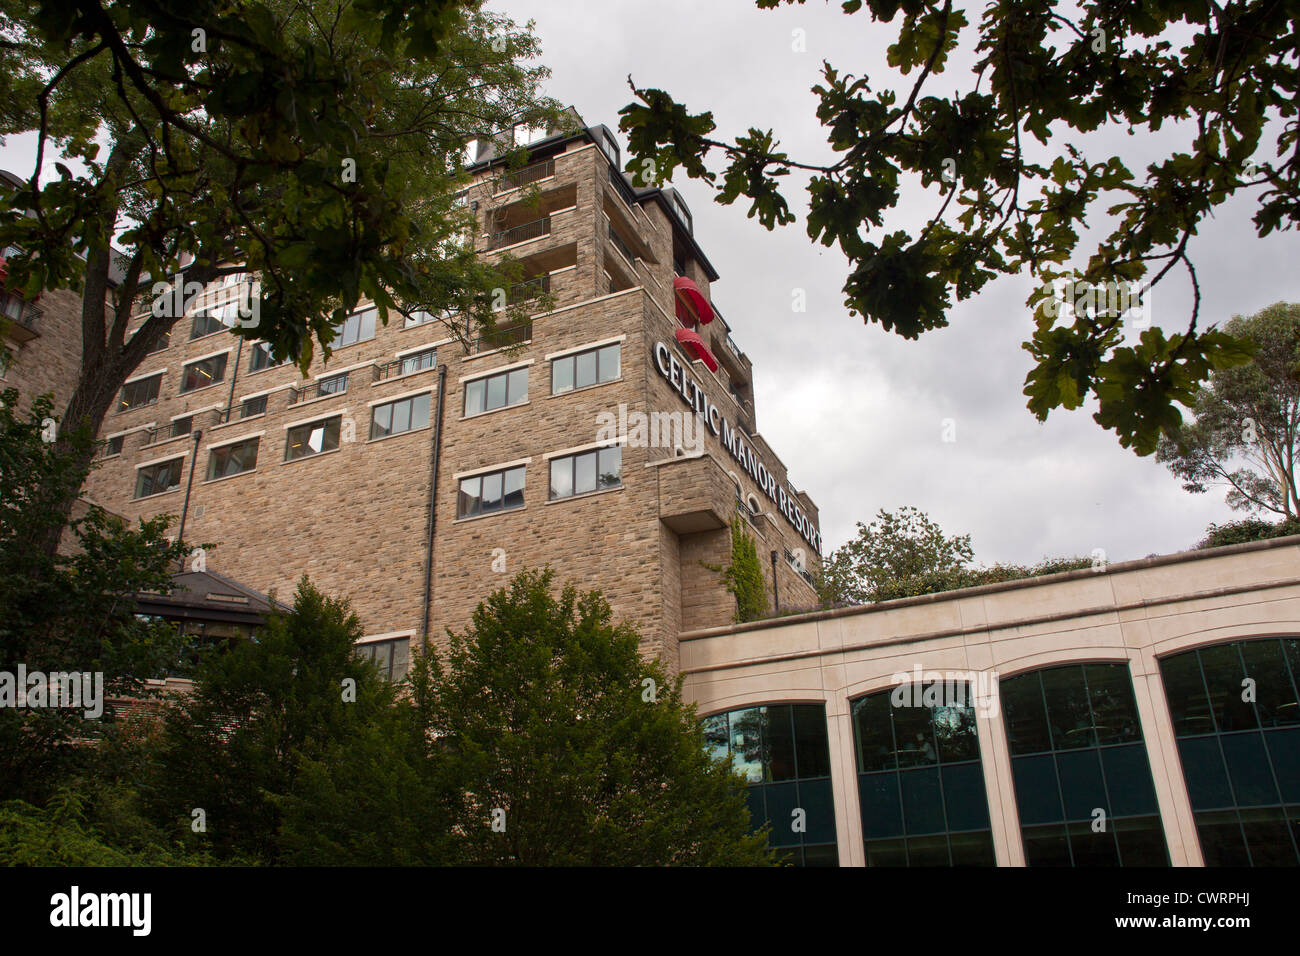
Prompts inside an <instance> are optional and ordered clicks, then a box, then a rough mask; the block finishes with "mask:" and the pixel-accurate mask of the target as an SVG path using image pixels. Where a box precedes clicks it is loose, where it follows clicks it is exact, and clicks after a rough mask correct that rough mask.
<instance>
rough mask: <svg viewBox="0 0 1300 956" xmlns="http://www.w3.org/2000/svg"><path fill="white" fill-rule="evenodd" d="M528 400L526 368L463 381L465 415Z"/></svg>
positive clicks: (476, 413)
mask: <svg viewBox="0 0 1300 956" xmlns="http://www.w3.org/2000/svg"><path fill="white" fill-rule="evenodd" d="M526 401H528V368H527V367H526V366H525V367H524V368H516V369H511V370H510V371H508V372H499V373H497V374H496V375H488V376H486V377H484V378H476V379H474V381H472V382H466V383H465V415H466V416H469V415H478V414H480V413H481V412H490V411H493V410H494V409H498V408H505V407H506V406H508V405H518V404H520V403H521V402H526Z"/></svg>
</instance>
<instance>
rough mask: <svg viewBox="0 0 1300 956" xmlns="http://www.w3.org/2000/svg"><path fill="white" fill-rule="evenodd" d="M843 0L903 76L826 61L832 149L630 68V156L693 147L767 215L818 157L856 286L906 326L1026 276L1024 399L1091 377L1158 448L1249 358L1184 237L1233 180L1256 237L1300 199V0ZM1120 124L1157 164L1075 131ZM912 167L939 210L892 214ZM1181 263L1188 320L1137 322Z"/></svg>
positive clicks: (1123, 422) (817, 191)
mask: <svg viewBox="0 0 1300 956" xmlns="http://www.w3.org/2000/svg"><path fill="white" fill-rule="evenodd" d="M781 2H782V0H758V4H757V5H758V6H759V7H760V8H774V7H777V6H779V5H780V4H781ZM785 2H789V0H785ZM799 2H802V0H799ZM841 5H842V7H843V10H844V12H845V13H846V14H862V15H864V16H870V17H871V18H872V20H873V21H874V22H876V23H879V24H882V25H883V24H897V26H896V27H895V28H894V29H895V32H894V33H891V37H892V38H894V39H893V43H892V44H891V46H890V47H889V50H888V65H889V67H891V68H892V69H894V70H896V71H897V72H898V74H901V77H903V78H905V79H899V80H898V81H897V82H895V80H896V79H897V78H896V77H895V76H892V75H891V76H887V77H884V78H882V77H881V76H879V75H878V74H877V75H876V76H872V77H869V76H868V75H867V74H866V72H865V71H863V72H861V73H860V75H855V74H852V73H846V72H843V71H842V70H841V69H838V68H836V67H834V66H832V65H831V64H830V63H826V64H825V65H824V69H823V79H822V82H821V83H820V84H819V85H817V86H815V87H814V88H813V92H814V94H816V96H817V97H818V100H819V103H818V106H817V118H818V120H819V121H820V122H821V124H822V126H823V127H825V129H826V131H827V139H828V142H829V145H830V147H831V149H832V150H833V151H834V153H835V154H836V158H835V159H834V161H833V162H830V163H825V164H821V163H808V162H800V161H798V160H797V159H795V158H792V157H791V156H790V155H789V154H787V153H786V152H785V151H783V150H782V149H781V147H780V144H779V142H778V140H777V135H776V132H775V131H774V130H771V129H766V130H764V129H760V128H751V129H749V131H748V132H747V133H746V134H745V135H743V136H740V137H738V138H736V139H735V140H734V141H730V142H729V141H723V140H719V139H717V138H714V137H713V136H712V135H711V134H712V133H713V131H714V129H715V128H716V124H715V122H714V119H713V114H712V113H711V112H708V111H706V112H701V113H692V112H691V111H690V110H689V109H688V108H687V107H686V106H685V105H684V104H681V103H678V102H676V101H675V100H674V99H673V97H672V95H671V94H670V93H668V92H665V91H663V90H658V89H639V88H637V87H636V86H635V85H633V92H634V94H635V96H636V99H635V100H634V101H633V102H632V103H630V104H629V105H628V106H626V107H625V108H624V109H623V110H622V117H623V118H622V122H621V128H622V129H623V130H624V131H625V132H626V133H627V134H628V136H629V139H630V145H631V150H630V156H629V162H628V166H627V168H628V169H629V171H634V172H637V173H640V172H642V171H643V170H645V169H652V170H654V172H655V174H656V175H657V177H658V178H659V179H661V180H663V179H668V178H671V176H672V174H673V173H674V172H675V171H676V170H677V169H679V168H680V169H682V170H684V171H685V173H686V174H687V175H688V176H690V177H692V178H695V179H699V180H702V181H704V182H706V183H708V184H710V185H711V186H713V187H714V188H715V189H716V191H717V197H716V198H717V201H718V202H720V203H724V204H729V203H733V202H735V201H736V200H738V199H739V198H740V197H742V196H743V197H745V198H746V199H748V200H749V202H750V205H749V215H750V216H751V217H757V218H758V221H759V222H760V223H762V225H763V226H764V227H766V228H768V229H772V228H774V227H775V226H777V225H783V224H786V223H790V222H793V221H794V219H795V216H794V213H793V212H791V210H790V207H789V203H788V201H787V198H786V195H785V194H784V193H783V189H782V181H783V178H784V177H789V176H790V175H791V174H792V173H793V174H798V175H799V176H801V177H804V178H806V181H807V183H808V186H807V190H808V197H807V198H808V205H809V212H808V217H807V231H808V235H809V237H810V238H812V239H813V240H815V241H818V242H820V243H822V244H823V245H825V246H838V248H839V250H840V252H841V253H843V255H844V256H845V257H846V258H847V259H848V262H849V275H848V278H847V279H846V281H845V283H844V286H843V293H844V300H845V304H846V306H847V307H848V308H849V310H850V311H851V312H852V313H854V314H861V315H862V316H863V319H864V321H867V322H875V323H879V324H880V325H881V326H882V327H883V328H885V329H887V330H891V331H893V332H896V333H897V334H899V335H902V336H904V337H905V338H916V337H918V336H919V335H920V334H921V333H922V332H925V331H927V330H930V329H934V328H940V327H943V326H945V325H947V323H948V313H949V311H950V310H951V308H952V305H953V300H954V297H955V299H956V300H958V301H961V300H964V299H968V298H970V297H971V296H973V295H975V294H976V293H978V292H979V291H980V290H981V289H982V288H983V287H984V285H985V284H986V283H987V282H989V280H991V279H994V278H996V277H998V276H1003V275H1006V276H1019V275H1022V274H1025V273H1028V274H1030V275H1032V276H1033V277H1035V279H1036V280H1038V282H1039V283H1040V285H1039V286H1038V288H1036V289H1035V290H1034V291H1033V292H1032V293H1031V294H1030V296H1029V300H1028V303H1027V304H1028V305H1029V306H1030V307H1031V308H1032V309H1033V310H1034V313H1035V322H1036V330H1035V332H1034V334H1033V337H1032V338H1031V339H1030V340H1029V341H1028V342H1026V343H1025V345H1024V347H1025V348H1026V349H1027V350H1028V351H1029V353H1030V354H1031V355H1032V356H1033V358H1034V366H1033V368H1032V369H1031V371H1030V372H1029V374H1028V376H1027V378H1026V381H1025V389H1024V392H1025V395H1026V396H1027V397H1028V406H1029V409H1030V410H1031V411H1032V412H1033V414H1034V415H1035V416H1036V417H1037V418H1038V419H1039V420H1043V419H1046V417H1047V415H1048V413H1049V412H1051V411H1052V410H1053V409H1055V408H1066V409H1074V408H1078V407H1080V406H1081V405H1082V404H1083V403H1084V402H1085V401H1086V400H1088V399H1089V398H1090V397H1091V398H1095V399H1096V401H1097V403H1098V405H1099V408H1098V410H1097V412H1096V413H1095V415H1094V418H1095V419H1096V421H1097V422H1098V423H1099V424H1101V425H1102V426H1103V427H1105V428H1107V429H1112V430H1114V431H1115V433H1116V435H1117V437H1118V439H1119V441H1120V443H1121V445H1123V446H1125V447H1132V448H1134V450H1135V451H1137V452H1138V453H1139V454H1143V455H1146V454H1150V453H1152V452H1153V451H1154V450H1155V448H1156V443H1157V440H1158V439H1159V437H1160V435H1161V434H1162V433H1167V432H1169V431H1170V430H1171V429H1173V428H1176V427H1177V425H1178V424H1179V422H1180V420H1181V415H1180V412H1179V410H1178V409H1177V407H1176V405H1177V404H1182V405H1185V406H1190V405H1191V404H1192V401H1193V399H1194V397H1195V394H1196V387H1197V385H1198V384H1199V383H1200V382H1202V381H1204V380H1205V378H1206V377H1207V376H1208V375H1209V373H1210V372H1211V371H1212V370H1216V369H1223V368H1226V367H1229V366H1230V365H1232V364H1238V363H1240V362H1242V361H1244V360H1245V359H1246V357H1247V354H1246V352H1245V351H1244V350H1243V349H1242V348H1241V347H1240V346H1239V345H1238V344H1236V343H1235V342H1234V341H1233V339H1232V338H1231V337H1230V336H1229V335H1226V334H1225V333H1223V332H1221V331H1217V330H1215V329H1213V328H1210V329H1200V328H1198V322H1199V319H1200V316H1199V306H1200V286H1199V284H1198V280H1197V275H1196V270H1195V268H1194V264H1193V262H1192V260H1191V258H1190V257H1189V255H1188V242H1189V240H1190V239H1191V237H1192V236H1193V235H1195V234H1197V233H1198V232H1200V231H1201V230H1202V229H1203V228H1204V223H1205V222H1206V220H1207V219H1209V218H1210V217H1211V216H1213V215H1214V213H1215V211H1216V209H1217V208H1218V207H1219V206H1220V205H1222V204H1223V203H1224V202H1226V201H1227V200H1229V199H1230V198H1233V197H1236V196H1238V195H1239V194H1245V195H1246V196H1247V197H1249V198H1250V201H1252V202H1254V204H1255V207H1256V212H1255V217H1254V222H1255V226H1256V230H1257V232H1258V234H1259V235H1260V236H1266V235H1269V234H1270V233H1272V232H1274V231H1275V230H1282V229H1290V228H1293V227H1294V226H1295V223H1296V220H1297V218H1300V150H1297V149H1296V148H1295V147H1296V142H1297V108H1296V102H1297V91H1298V90H1300V78H1298V73H1297V54H1298V45H1300V29H1297V14H1296V9H1295V6H1294V4H1292V3H1275V2H1272V0H1239V2H1224V3H1209V4H1186V3H1157V4H1151V3H1128V2H1120V0H1084V2H1081V3H1077V4H1065V3H1060V2H1057V0H1045V2H1044V0H995V2H992V3H988V4H986V5H985V6H984V11H983V14H982V16H981V17H980V19H979V22H978V23H977V24H974V25H972V24H971V23H970V21H969V20H968V19H967V16H966V15H965V14H964V13H963V12H962V11H961V10H958V9H955V8H954V5H953V3H952V2H951V0H942V2H940V0H907V2H903V3H899V2H898V0H844V2H843V3H842V4H841ZM972 27H973V28H972ZM957 58H960V59H962V60H963V61H965V62H970V63H971V74H970V75H969V77H968V78H967V80H966V82H965V84H964V86H965V88H964V89H963V88H961V85H958V86H957V88H956V89H955V91H954V92H952V93H951V95H949V91H950V90H954V84H953V82H951V81H950V80H949V79H948V78H945V77H943V76H942V74H943V72H944V70H945V68H946V67H948V66H949V65H950V63H951V62H952V61H953V60H954V59H957ZM629 83H631V79H630V78H629ZM936 85H940V86H942V89H941V90H935V86H936ZM894 87H898V88H900V89H901V93H899V92H896V91H895V88H894ZM1106 129H1113V130H1127V131H1128V132H1129V133H1130V134H1132V133H1135V132H1136V133H1144V134H1145V133H1154V132H1156V131H1160V132H1161V134H1162V135H1163V136H1165V137H1166V138H1169V141H1170V146H1169V147H1167V149H1168V151H1167V152H1166V153H1163V154H1161V155H1158V156H1157V157H1156V158H1155V159H1154V160H1152V161H1150V162H1148V163H1147V165H1146V168H1145V169H1136V168H1130V164H1133V163H1134V161H1135V159H1136V158H1137V157H1138V156H1145V155H1146V153H1147V150H1146V147H1147V146H1148V144H1149V142H1150V140H1149V139H1148V138H1145V137H1144V138H1142V139H1140V140H1135V141H1134V142H1135V144H1140V145H1138V146H1137V148H1135V149H1134V150H1133V152H1132V155H1128V154H1125V155H1102V156H1096V155H1093V156H1089V155H1088V151H1087V150H1086V149H1085V147H1084V145H1083V137H1084V136H1085V135H1086V134H1088V133H1093V132H1096V131H1099V130H1106ZM719 154H720V155H721V157H722V163H723V165H722V167H721V168H720V169H719V168H716V167H715V168H711V167H710V162H711V160H712V159H713V158H715V157H716V156H718V155H719ZM646 160H652V161H653V164H654V165H653V166H649V167H647V166H646V165H645V161H646ZM788 181H789V180H786V182H788ZM918 183H919V185H920V186H921V188H923V189H924V190H926V191H927V195H928V196H929V197H930V198H931V199H932V200H933V207H932V208H933V213H932V215H930V216H929V217H928V219H927V221H926V222H925V224H924V225H923V226H921V227H919V228H917V229H908V228H899V227H897V226H894V224H893V222H892V221H891V219H890V210H892V209H893V208H894V207H895V206H897V205H898V202H899V199H900V197H901V195H902V190H903V189H904V188H905V187H908V188H910V187H911V186H912V185H914V184H918ZM787 189H788V187H787ZM1103 223H1104V224H1105V225H1104V228H1100V229H1099V227H1102V226H1103ZM1087 227H1091V229H1088V228H1087ZM1085 232H1087V233H1088V238H1087V239H1086V240H1085V238H1084V236H1085ZM1093 236H1095V237H1096V238H1095V239H1094V238H1092V237H1093ZM1072 262H1074V263H1080V265H1078V266H1077V267H1075V268H1072V267H1071V263H1072ZM1180 267H1181V268H1184V269H1186V272H1187V276H1188V279H1189V282H1190V285H1191V289H1192V293H1193V304H1192V308H1191V314H1190V316H1189V317H1188V321H1187V326H1186V329H1185V330H1184V331H1181V332H1175V333H1172V334H1168V335H1166V334H1165V332H1164V331H1162V329H1160V328H1154V327H1153V328H1147V329H1146V330H1145V331H1143V332H1142V333H1141V335H1140V337H1139V339H1138V341H1137V342H1133V343H1131V344H1125V342H1124V336H1123V332H1124V329H1123V322H1124V315H1125V312H1126V311H1128V308H1129V306H1131V304H1132V303H1133V302H1134V301H1137V302H1140V303H1146V304H1147V305H1148V306H1149V301H1150V300H1149V298H1148V296H1147V292H1148V290H1149V289H1150V288H1151V287H1152V286H1154V285H1156V284H1157V283H1159V282H1161V281H1162V280H1164V279H1165V278H1166V277H1167V276H1168V275H1169V274H1170V273H1171V272H1172V271H1173V270H1175V269H1177V268H1180ZM1053 283H1058V284H1064V283H1069V285H1068V286H1066V287H1065V288H1067V289H1068V290H1069V291H1067V292H1066V298H1067V302H1068V303H1069V304H1070V306H1071V308H1069V309H1067V310H1061V309H1059V308H1057V307H1055V306H1057V305H1059V302H1058V301H1057V299H1058V296H1057V294H1056V293H1058V292H1059V291H1060V289H1059V288H1057V289H1053ZM1099 292H1103V293H1104V295H1098V293H1099ZM1071 293H1073V294H1071Z"/></svg>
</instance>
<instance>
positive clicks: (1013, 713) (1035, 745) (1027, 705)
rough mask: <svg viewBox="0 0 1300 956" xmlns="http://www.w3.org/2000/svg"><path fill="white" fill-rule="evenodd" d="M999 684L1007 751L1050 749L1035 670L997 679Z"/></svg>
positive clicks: (1040, 692)
mask: <svg viewBox="0 0 1300 956" xmlns="http://www.w3.org/2000/svg"><path fill="white" fill-rule="evenodd" d="M999 687H1000V692H1001V697H1002V708H1003V712H1004V713H1005V714H1006V725H1007V742H1008V743H1009V744H1010V747H1011V752H1012V753H1013V754H1031V753H1040V752H1042V751H1044V750H1051V749H1052V742H1051V736H1050V735H1049V733H1048V730H1047V714H1046V713H1045V712H1044V710H1043V689H1042V684H1041V683H1040V679H1039V676H1038V671H1034V672H1032V673H1029V674H1021V675H1020V676H1018V677H1013V678H1011V679H1010V680H1004V681H1000V682H999Z"/></svg>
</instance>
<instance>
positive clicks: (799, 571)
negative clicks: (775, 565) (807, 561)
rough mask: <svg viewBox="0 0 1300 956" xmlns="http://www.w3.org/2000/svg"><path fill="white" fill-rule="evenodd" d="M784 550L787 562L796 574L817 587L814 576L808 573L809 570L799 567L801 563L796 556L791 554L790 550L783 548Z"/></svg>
mask: <svg viewBox="0 0 1300 956" xmlns="http://www.w3.org/2000/svg"><path fill="white" fill-rule="evenodd" d="M782 550H783V551H784V552H785V560H786V561H787V562H789V564H790V567H791V569H792V570H793V571H794V573H795V574H797V575H799V577H801V578H803V579H804V580H805V581H807V582H808V583H809V584H810V585H812V586H813V587H816V586H817V580H816V579H815V578H814V577H813V576H812V574H811V573H810V572H809V571H808V569H807V568H801V567H799V562H798V561H796V560H795V559H794V554H792V553H791V551H790V549H789V548H783V549H782Z"/></svg>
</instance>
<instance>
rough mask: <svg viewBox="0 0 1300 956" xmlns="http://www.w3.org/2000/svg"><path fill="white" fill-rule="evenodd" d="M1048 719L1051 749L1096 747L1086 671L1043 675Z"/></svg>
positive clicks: (1075, 669) (1068, 669) (1056, 669)
mask: <svg viewBox="0 0 1300 956" xmlns="http://www.w3.org/2000/svg"><path fill="white" fill-rule="evenodd" d="M1042 675H1043V696H1044V697H1045V698H1046V699H1047V719H1048V723H1049V724H1050V725H1051V728H1052V746H1053V747H1055V748H1056V749H1057V750H1074V749H1077V748H1079V747H1091V746H1094V745H1095V743H1096V741H1095V740H1094V736H1093V728H1092V717H1091V714H1090V712H1089V710H1088V697H1087V694H1086V693H1085V690H1084V683H1083V668H1082V667H1079V666H1077V665H1071V666H1069V667H1050V668H1048V669H1046V670H1044V671H1042Z"/></svg>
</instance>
